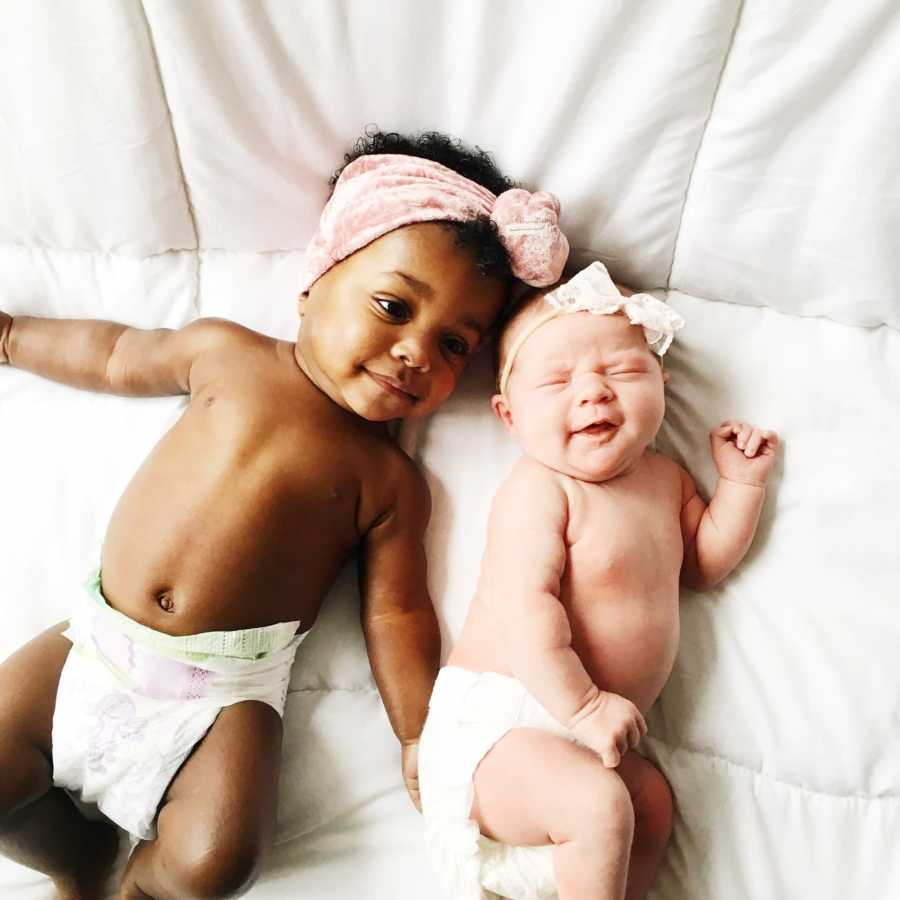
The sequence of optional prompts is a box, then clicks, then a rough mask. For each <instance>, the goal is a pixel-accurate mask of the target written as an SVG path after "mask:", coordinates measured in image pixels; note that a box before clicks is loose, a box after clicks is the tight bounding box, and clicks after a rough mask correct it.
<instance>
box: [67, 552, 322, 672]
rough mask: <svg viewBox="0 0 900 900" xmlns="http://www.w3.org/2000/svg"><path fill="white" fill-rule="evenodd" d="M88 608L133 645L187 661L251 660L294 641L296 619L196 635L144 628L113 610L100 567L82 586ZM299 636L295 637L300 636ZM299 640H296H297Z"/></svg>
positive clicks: (297, 626) (298, 624) (281, 648)
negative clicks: (174, 633)
mask: <svg viewBox="0 0 900 900" xmlns="http://www.w3.org/2000/svg"><path fill="white" fill-rule="evenodd" d="M85 588H86V590H87V597H88V600H89V602H90V606H91V609H92V610H93V611H94V612H95V613H99V615H100V617H101V619H102V620H103V621H104V623H105V624H107V625H108V626H109V627H111V628H114V629H115V630H116V631H118V632H119V633H121V634H125V635H127V636H128V637H130V638H131V639H132V640H133V641H134V642H135V643H136V644H139V645H140V646H142V647H146V648H147V649H149V650H153V651H154V652H156V653H159V654H161V655H163V656H170V657H173V658H175V659H183V660H189V661H191V662H198V663H203V662H209V661H212V660H216V659H220V660H226V659H235V660H254V659H260V658H262V657H265V656H268V655H269V654H272V653H277V652H278V651H281V650H284V649H286V648H287V647H288V646H289V645H290V644H292V643H293V642H294V638H295V635H296V633H297V629H298V628H299V627H300V620H299V619H298V620H296V621H294V622H277V623H276V624H274V625H264V626H262V627H260V628H243V629H239V630H235V631H205V632H200V633H198V634H186V635H172V634H165V633H163V632H161V631H156V630H154V629H153V628H148V627H147V626H146V625H142V624H141V623H140V622H136V621H135V620H134V619H130V618H129V617H128V616H126V615H124V614H123V613H120V612H119V611H118V610H115V609H113V608H112V607H111V606H110V605H109V604H108V603H107V602H106V598H105V597H104V596H103V592H102V591H101V589H100V570H99V569H98V570H96V571H95V572H93V573H92V574H91V576H90V578H89V579H88V581H87V584H86V585H85ZM304 636H305V635H301V636H299V637H301V638H302V637H304ZM297 643H299V641H297Z"/></svg>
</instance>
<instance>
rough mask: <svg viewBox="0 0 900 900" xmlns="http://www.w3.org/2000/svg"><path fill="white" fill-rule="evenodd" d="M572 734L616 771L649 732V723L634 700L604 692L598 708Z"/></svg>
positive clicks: (597, 705)
mask: <svg viewBox="0 0 900 900" xmlns="http://www.w3.org/2000/svg"><path fill="white" fill-rule="evenodd" d="M572 732H573V734H574V735H575V737H577V738H578V740H579V741H581V743H582V744H585V745H586V746H588V747H590V748H591V750H593V751H594V752H595V753H596V754H597V755H598V756H599V757H600V760H601V761H602V763H603V765H604V766H606V768H607V769H614V768H615V767H616V766H617V765H619V763H620V762H621V761H622V757H623V756H624V755H625V754H626V753H627V752H628V751H629V750H631V749H632V747H636V746H637V745H638V742H639V741H640V739H641V738H642V737H643V736H644V735H645V734H646V733H647V723H646V722H645V721H644V717H643V716H642V715H641V711H640V710H639V709H638V708H637V707H636V706H635V705H634V704H633V703H632V702H631V701H630V700H626V699H625V697H620V696H619V695H618V694H611V693H609V691H601V692H600V695H599V696H598V697H597V700H596V701H595V704H594V708H593V709H591V710H590V711H589V712H588V713H587V714H586V715H583V716H582V717H581V718H580V719H579V720H578V722H577V723H576V724H575V725H573V726H572Z"/></svg>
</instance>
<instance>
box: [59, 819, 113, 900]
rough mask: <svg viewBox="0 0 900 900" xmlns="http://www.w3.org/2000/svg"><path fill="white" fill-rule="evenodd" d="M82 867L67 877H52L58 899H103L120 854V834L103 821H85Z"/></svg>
mask: <svg viewBox="0 0 900 900" xmlns="http://www.w3.org/2000/svg"><path fill="white" fill-rule="evenodd" d="M84 827H85V829H86V830H87V833H86V834H85V835H84V839H85V853H84V856H83V864H82V865H81V866H80V867H79V869H78V870H77V871H76V872H72V873H71V874H70V875H66V876H61V877H59V878H54V879H53V883H54V885H55V887H56V891H57V897H58V898H59V900H104V898H105V897H106V896H107V894H108V891H107V882H108V881H109V877H110V875H112V871H113V866H114V865H115V862H116V857H117V855H118V852H119V832H118V831H117V830H116V829H115V828H114V827H113V826H112V825H109V824H107V823H106V822H85V825H84Z"/></svg>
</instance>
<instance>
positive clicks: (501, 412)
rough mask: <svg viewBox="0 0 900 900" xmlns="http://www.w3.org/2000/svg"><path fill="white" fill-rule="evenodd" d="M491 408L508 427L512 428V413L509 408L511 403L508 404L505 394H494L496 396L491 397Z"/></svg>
mask: <svg viewBox="0 0 900 900" xmlns="http://www.w3.org/2000/svg"><path fill="white" fill-rule="evenodd" d="M491 409H492V410H493V411H494V415H495V416H496V417H497V418H498V419H499V420H500V421H501V422H502V423H503V424H504V425H505V426H506V427H507V428H512V425H513V420H512V413H511V412H510V410H509V405H508V404H507V402H506V397H504V396H503V394H494V396H493V397H491Z"/></svg>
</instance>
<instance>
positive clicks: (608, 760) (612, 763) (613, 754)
mask: <svg viewBox="0 0 900 900" xmlns="http://www.w3.org/2000/svg"><path fill="white" fill-rule="evenodd" d="M600 760H601V761H602V763H603V765H604V766H606V768H607V769H614V768H615V767H616V766H617V765H618V764H619V763H620V762H621V761H622V756H621V754H620V753H619V750H618V748H617V747H616V745H615V744H611V745H610V746H609V747H608V748H607V750H606V752H605V753H601V754H600Z"/></svg>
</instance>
